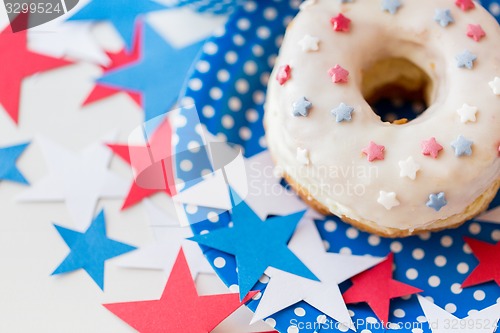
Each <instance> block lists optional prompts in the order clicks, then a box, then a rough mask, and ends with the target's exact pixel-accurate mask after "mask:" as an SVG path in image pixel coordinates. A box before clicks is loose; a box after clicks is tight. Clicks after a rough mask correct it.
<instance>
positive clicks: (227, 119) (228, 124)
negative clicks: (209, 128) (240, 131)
mask: <svg viewBox="0 0 500 333" xmlns="http://www.w3.org/2000/svg"><path fill="white" fill-rule="evenodd" d="M222 126H224V128H226V129H231V128H233V126H234V119H233V117H231V116H230V115H228V114H226V115H224V116H223V117H222Z"/></svg>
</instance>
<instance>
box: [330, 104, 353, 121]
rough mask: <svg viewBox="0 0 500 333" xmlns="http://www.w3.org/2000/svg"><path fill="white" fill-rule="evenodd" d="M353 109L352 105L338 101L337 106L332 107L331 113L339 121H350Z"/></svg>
mask: <svg viewBox="0 0 500 333" xmlns="http://www.w3.org/2000/svg"><path fill="white" fill-rule="evenodd" d="M353 111H354V108H353V107H352V106H349V105H347V104H344V103H340V105H339V106H338V107H336V108H335V109H333V110H332V111H331V112H332V115H334V116H335V120H336V121H337V122H338V123H340V122H342V121H344V120H345V121H351V119H352V112H353Z"/></svg>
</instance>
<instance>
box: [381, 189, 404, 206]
mask: <svg viewBox="0 0 500 333" xmlns="http://www.w3.org/2000/svg"><path fill="white" fill-rule="evenodd" d="M377 202H378V203H379V204H381V205H382V206H384V207H385V209H387V210H391V209H392V208H394V207H396V206H399V201H398V199H396V193H395V192H385V191H380V193H379V196H378V199H377Z"/></svg>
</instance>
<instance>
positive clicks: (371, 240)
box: [368, 235, 380, 246]
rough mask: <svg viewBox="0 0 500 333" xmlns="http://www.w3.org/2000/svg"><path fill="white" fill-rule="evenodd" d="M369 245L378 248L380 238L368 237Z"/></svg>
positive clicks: (375, 236)
mask: <svg viewBox="0 0 500 333" xmlns="http://www.w3.org/2000/svg"><path fill="white" fill-rule="evenodd" d="M368 244H370V245H371V246H377V245H379V244H380V237H379V236H377V235H370V236H368Z"/></svg>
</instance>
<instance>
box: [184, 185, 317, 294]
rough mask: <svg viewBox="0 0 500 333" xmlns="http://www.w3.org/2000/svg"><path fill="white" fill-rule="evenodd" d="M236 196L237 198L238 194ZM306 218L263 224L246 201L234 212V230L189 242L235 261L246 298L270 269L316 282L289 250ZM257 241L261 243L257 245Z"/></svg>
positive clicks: (281, 218)
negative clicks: (232, 256)
mask: <svg viewBox="0 0 500 333" xmlns="http://www.w3.org/2000/svg"><path fill="white" fill-rule="evenodd" d="M234 195H235V197H236V194H234ZM236 199H238V198H236ZM235 201H238V200H235ZM303 215H304V212H298V213H294V214H291V215H287V216H279V217H272V218H269V219H267V220H265V221H262V220H261V219H260V218H259V217H258V216H257V215H256V214H255V213H254V212H253V211H252V210H251V209H250V207H248V205H247V204H246V203H245V202H244V201H241V202H240V203H239V204H238V205H236V206H235V207H233V209H232V212H231V217H232V222H233V227H232V228H222V229H217V230H213V231H211V232H210V233H208V234H204V235H196V236H194V237H192V238H190V239H191V240H194V241H195V242H197V243H198V244H201V245H205V246H208V247H211V248H214V249H217V250H220V251H223V252H226V253H229V254H233V255H234V256H235V257H236V265H237V267H238V285H239V288H240V297H241V298H243V296H245V295H246V294H247V293H248V292H249V291H250V290H251V288H252V287H253V286H254V285H255V283H256V282H257V281H258V280H259V278H260V277H261V276H262V274H263V273H264V271H265V270H266V269H267V268H268V267H270V266H271V267H274V268H276V269H280V270H283V271H286V272H289V273H293V274H297V275H299V276H302V277H305V278H309V279H316V277H315V276H314V274H313V273H311V271H310V270H309V269H308V268H307V267H306V266H305V265H304V264H303V263H302V262H301V261H300V260H299V259H298V258H297V257H296V256H295V255H294V254H293V253H292V252H291V251H290V249H289V248H288V247H287V243H288V241H289V240H290V238H291V237H292V234H293V232H294V230H295V227H296V226H297V223H299V221H300V219H301V218H302V216H303ZM256 239H258V240H259V241H258V242H255V240H256Z"/></svg>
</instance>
